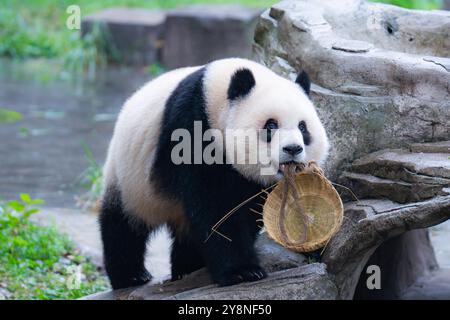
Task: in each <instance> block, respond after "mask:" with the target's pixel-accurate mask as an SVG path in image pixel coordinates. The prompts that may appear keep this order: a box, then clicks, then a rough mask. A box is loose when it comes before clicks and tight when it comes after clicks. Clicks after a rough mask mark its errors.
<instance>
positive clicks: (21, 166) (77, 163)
mask: <svg viewBox="0 0 450 320" xmlns="http://www.w3.org/2000/svg"><path fill="white" fill-rule="evenodd" d="M59 75H60V71H59V70H58V68H57V67H56V66H55V63H52V62H48V61H27V62H13V61H10V60H0V108H5V109H11V110H15V111H18V112H20V113H22V115H23V119H22V120H21V121H18V122H16V123H13V124H0V197H2V198H3V199H16V198H18V196H19V194H20V193H22V192H27V193H30V195H31V196H32V197H37V198H42V199H44V200H45V201H46V204H47V205H48V206H57V207H75V199H74V196H76V195H80V194H83V193H84V192H86V190H85V189H83V187H82V186H81V185H80V181H79V180H80V176H81V175H82V173H83V171H84V170H85V169H86V168H87V167H88V165H89V164H88V161H87V160H86V157H85V153H84V150H83V144H86V145H87V146H89V148H90V149H91V150H92V152H93V154H94V157H95V159H96V160H97V162H98V163H99V164H102V163H103V161H104V158H105V156H106V150H107V146H108V142H109V139H110V138H111V135H112V130H113V126H114V121H115V119H116V117H117V114H118V112H119V110H120V107H121V105H122V104H123V102H124V101H125V100H126V98H127V97H129V96H130V95H131V94H132V93H133V92H134V91H135V90H136V89H138V88H139V87H140V86H141V85H142V84H143V83H145V82H146V81H148V80H149V79H150V75H149V74H148V72H147V71H146V70H136V69H126V68H108V69H107V70H104V71H101V72H99V73H98V75H97V77H96V79H95V81H88V80H83V79H78V81H77V83H75V82H74V81H69V80H61V78H60V76H59Z"/></svg>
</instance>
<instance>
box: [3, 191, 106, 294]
mask: <svg viewBox="0 0 450 320" xmlns="http://www.w3.org/2000/svg"><path fill="white" fill-rule="evenodd" d="M41 203H43V201H42V200H32V199H31V198H30V197H29V196H28V195H27V194H22V195H21V199H20V201H8V202H1V203H0V299H1V298H6V299H76V298H79V297H81V296H84V295H87V294H90V293H94V292H98V291H101V290H105V289H106V288H108V285H107V281H106V278H105V277H104V276H102V275H100V273H99V272H98V270H97V268H96V267H95V266H94V265H93V264H92V263H91V262H90V261H89V260H88V259H87V258H85V257H83V256H81V255H80V254H79V253H78V252H77V250H76V249H75V248H74V245H73V243H72V242H71V241H70V239H69V238H68V237H67V236H65V235H63V234H61V233H59V232H58V231H57V230H56V228H55V227H42V226H38V225H36V224H35V223H33V222H31V221H30V219H29V218H30V216H31V215H34V214H38V212H39V210H38V209H37V208H36V207H35V206H36V205H39V204H41ZM79 271H81V272H79ZM78 276H79V277H80V278H79V277H78ZM74 279H80V280H81V282H79V283H77V282H76V281H74Z"/></svg>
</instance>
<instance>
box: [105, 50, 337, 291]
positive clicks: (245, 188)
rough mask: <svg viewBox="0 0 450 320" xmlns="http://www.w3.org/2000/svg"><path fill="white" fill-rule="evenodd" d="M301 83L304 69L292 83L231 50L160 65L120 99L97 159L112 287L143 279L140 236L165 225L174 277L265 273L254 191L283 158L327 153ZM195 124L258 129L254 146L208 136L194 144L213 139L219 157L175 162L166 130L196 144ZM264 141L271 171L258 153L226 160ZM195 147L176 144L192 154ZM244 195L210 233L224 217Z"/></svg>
mask: <svg viewBox="0 0 450 320" xmlns="http://www.w3.org/2000/svg"><path fill="white" fill-rule="evenodd" d="M309 91H310V81H309V78H308V76H307V74H306V73H304V72H302V73H301V74H300V75H299V76H298V77H297V79H296V81H295V82H294V81H289V80H287V79H285V78H282V77H280V76H278V75H277V74H275V73H274V72H273V71H271V70H270V69H268V68H266V67H264V66H263V65H261V64H258V63H256V62H253V61H250V60H246V59H240V58H230V59H223V60H217V61H213V62H211V63H208V64H206V65H203V66H198V67H187V68H181V69H177V70H173V71H170V72H167V73H165V74H163V75H161V76H159V77H158V78H156V79H154V80H152V81H150V82H149V83H147V84H146V85H144V86H143V87H142V88H141V89H140V90H138V91H137V92H136V93H135V94H134V95H133V96H132V97H131V98H130V99H128V100H127V101H126V103H125V104H124V106H123V108H122V110H121V112H120V114H119V116H118V120H117V122H116V125H115V129H114V134H113V137H112V140H111V142H110V146H109V150H108V154H107V159H106V162H105V166H104V193H103V196H102V206H101V213H100V219H99V221H100V229H101V236H102V241H103V250H104V262H105V268H106V271H107V274H108V276H109V279H110V282H111V285H112V287H113V288H114V289H118V288H124V287H129V286H135V285H139V284H143V283H145V282H147V281H149V280H150V279H151V275H150V274H149V273H148V271H147V270H146V269H145V267H144V256H145V249H146V242H147V238H148V237H149V234H150V233H151V232H152V230H154V229H155V228H157V227H158V226H161V225H164V224H166V225H167V226H168V228H169V230H170V232H171V233H172V236H173V237H174V242H173V245H172V252H171V271H172V279H179V278H180V277H182V276H183V275H185V274H188V273H190V272H192V271H194V270H197V269H199V268H201V267H204V266H206V267H207V270H208V271H209V273H210V275H211V278H212V280H213V281H214V282H215V283H217V284H218V285H220V286H226V285H232V284H236V283H239V282H242V281H256V280H259V279H262V278H264V277H265V276H266V273H265V271H264V270H263V269H262V268H261V267H260V265H259V261H258V257H257V254H256V252H255V249H254V242H255V239H256V237H257V235H258V232H259V230H260V226H259V225H258V221H257V220H259V219H261V216H260V215H258V214H257V213H255V211H256V212H258V211H259V212H261V211H262V210H261V204H262V202H263V199H261V197H253V196H254V195H255V194H257V193H258V192H260V191H261V190H262V189H264V188H267V187H268V186H271V185H272V184H274V183H276V182H277V181H279V179H280V178H281V177H282V171H281V170H280V168H281V167H282V166H283V165H285V164H286V163H307V162H310V161H316V162H318V163H321V162H323V161H324V159H325V158H326V155H327V152H328V139H327V135H326V132H325V129H324V127H323V125H322V123H321V121H320V119H319V117H318V115H317V113H316V110H315V108H314V106H313V104H312V102H311V100H310V99H309ZM195 122H197V124H198V123H200V124H201V133H205V132H207V131H208V130H215V131H214V132H216V133H223V134H224V136H225V137H226V134H225V133H226V131H227V130H235V129H245V130H261V131H262V132H264V133H265V134H261V137H260V138H258V141H257V142H258V147H257V148H256V149H255V148H249V146H248V142H246V141H243V142H242V141H241V142H240V143H241V144H242V143H243V144H244V149H238V148H237V149H234V148H233V150H231V151H230V150H228V149H227V146H228V144H224V143H221V144H219V140H222V142H223V139H214V138H215V136H214V137H213V138H211V137H210V139H209V141H207V142H205V141H202V142H201V144H200V152H202V151H204V150H205V148H207V147H208V146H209V148H211V145H213V146H214V144H215V143H217V148H216V149H215V152H213V153H212V154H213V155H214V156H215V159H219V161H216V162H214V163H206V162H201V163H198V162H197V163H194V162H193V161H192V162H189V161H186V162H183V163H174V161H173V150H174V147H175V146H177V144H178V143H179V141H174V136H173V133H174V132H175V131H176V130H177V129H182V130H184V131H183V132H187V133H191V134H192V138H191V139H192V141H191V142H192V143H193V144H195V143H196V142H197V141H193V140H194V139H196V138H194V137H195V132H194V131H195V130H196V129H195V125H194V123H195ZM245 130H244V131H243V132H245ZM276 136H277V137H278V138H277V139H276V143H275V142H274V141H275V137H276ZM238 138H239V137H238ZM225 139H226V138H225ZM175 140H176V139H175ZM216 140H217V141H216ZM238 140H239V139H238ZM197 146H198V145H197ZM241 146H242V145H241ZM262 147H266V148H265V149H266V150H270V152H269V153H270V154H269V162H267V163H265V164H264V166H265V167H264V168H266V169H267V168H269V169H273V170H269V172H268V173H267V172H265V173H264V174H262V172H263V164H262V163H260V162H258V161H257V162H256V163H254V162H253V163H250V161H248V163H245V162H244V163H238V162H237V161H234V162H235V163H233V161H228V160H229V159H230V158H232V157H234V156H236V153H237V152H238V151H236V150H244V151H241V153H242V152H244V153H245V154H246V155H247V156H254V155H255V153H256V155H258V156H259V155H260V153H261V150H262V149H264V148H262ZM194 149H195V148H192V150H190V151H189V149H188V150H187V151H186V150H185V151H184V152H185V153H188V154H187V155H188V156H189V155H193V156H194V157H195V155H194ZM180 154H181V153H180ZM182 156H186V154H182ZM220 160H224V161H220ZM175 162H176V161H175ZM252 197H253V199H252V200H251V201H249V202H248V203H247V204H246V205H244V206H242V207H241V208H240V209H239V210H237V211H236V212H235V213H234V214H232V215H231V216H230V217H228V218H227V219H226V220H225V221H224V222H223V223H222V224H221V226H220V228H219V229H218V230H217V231H218V232H212V227H213V226H214V225H215V224H216V223H217V222H218V221H219V220H220V219H221V218H222V217H223V216H224V215H226V214H227V213H228V212H229V211H230V210H231V209H233V208H234V207H236V206H237V205H239V204H240V203H242V202H243V201H245V200H247V199H249V198H250V199H251V198H252ZM251 209H253V210H251Z"/></svg>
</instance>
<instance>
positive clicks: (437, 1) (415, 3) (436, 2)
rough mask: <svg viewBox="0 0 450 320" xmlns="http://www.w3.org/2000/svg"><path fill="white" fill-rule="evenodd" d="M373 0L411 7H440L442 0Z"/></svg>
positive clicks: (374, 0)
mask: <svg viewBox="0 0 450 320" xmlns="http://www.w3.org/2000/svg"><path fill="white" fill-rule="evenodd" d="M372 1H373V2H383V3H387V4H393V5H396V6H400V7H404V8H409V9H428V10H430V9H439V8H440V7H441V5H442V0H372Z"/></svg>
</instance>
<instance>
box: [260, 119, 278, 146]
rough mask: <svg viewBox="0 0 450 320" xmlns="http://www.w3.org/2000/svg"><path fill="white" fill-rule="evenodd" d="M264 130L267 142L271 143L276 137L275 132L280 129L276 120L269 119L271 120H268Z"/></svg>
mask: <svg viewBox="0 0 450 320" xmlns="http://www.w3.org/2000/svg"><path fill="white" fill-rule="evenodd" d="M263 129H264V131H265V139H264V140H266V141H267V142H270V141H271V140H272V137H273V135H274V131H275V130H277V129H278V122H277V121H276V120H274V119H269V120H267V122H266V124H265V125H264V128H263Z"/></svg>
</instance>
